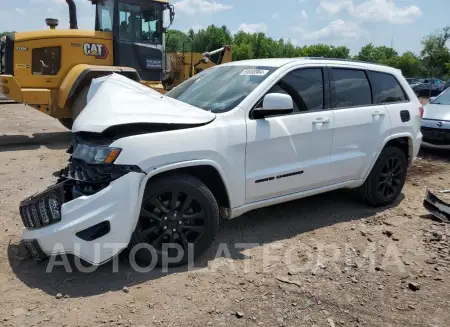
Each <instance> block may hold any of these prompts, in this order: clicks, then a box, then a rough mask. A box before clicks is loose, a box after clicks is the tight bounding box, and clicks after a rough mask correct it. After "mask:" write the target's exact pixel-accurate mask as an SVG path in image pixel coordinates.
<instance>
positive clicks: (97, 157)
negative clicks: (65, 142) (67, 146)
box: [72, 144, 121, 164]
mask: <svg viewBox="0 0 450 327" xmlns="http://www.w3.org/2000/svg"><path fill="white" fill-rule="evenodd" d="M120 151H121V149H119V148H110V147H106V146H97V145H86V144H77V146H76V147H75V149H74V151H73V154H72V157H73V158H75V159H80V160H83V161H84V162H85V163H87V164H111V163H113V162H114V160H116V158H117V157H118V156H119V154H120Z"/></svg>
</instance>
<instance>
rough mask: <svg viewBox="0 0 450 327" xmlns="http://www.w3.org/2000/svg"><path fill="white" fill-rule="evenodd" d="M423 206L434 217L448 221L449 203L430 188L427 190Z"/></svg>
mask: <svg viewBox="0 0 450 327" xmlns="http://www.w3.org/2000/svg"><path fill="white" fill-rule="evenodd" d="M423 206H424V207H425V209H427V210H428V212H430V213H431V214H432V215H433V216H435V217H436V218H439V219H440V220H442V221H443V222H446V223H450V204H449V203H447V202H445V201H443V200H442V199H440V198H439V197H437V196H436V195H435V194H434V193H433V192H431V191H430V190H427V193H426V195H425V199H424V201H423Z"/></svg>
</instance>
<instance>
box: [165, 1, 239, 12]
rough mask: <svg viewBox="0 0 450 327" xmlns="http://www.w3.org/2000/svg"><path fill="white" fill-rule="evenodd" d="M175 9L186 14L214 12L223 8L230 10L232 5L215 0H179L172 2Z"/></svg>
mask: <svg viewBox="0 0 450 327" xmlns="http://www.w3.org/2000/svg"><path fill="white" fill-rule="evenodd" d="M174 6H175V8H176V10H178V11H181V12H183V13H185V14H187V15H195V14H197V13H199V12H200V13H214V12H219V11H224V10H230V9H232V8H233V6H230V5H225V4H222V3H218V2H216V1H215V0H181V1H178V2H175V3H174Z"/></svg>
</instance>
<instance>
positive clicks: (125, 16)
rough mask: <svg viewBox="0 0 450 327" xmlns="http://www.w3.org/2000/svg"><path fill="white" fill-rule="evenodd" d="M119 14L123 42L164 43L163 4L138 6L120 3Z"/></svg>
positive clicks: (120, 33) (120, 34)
mask: <svg viewBox="0 0 450 327" xmlns="http://www.w3.org/2000/svg"><path fill="white" fill-rule="evenodd" d="M119 13H120V14H119V26H120V29H119V36H120V39H121V40H128V41H140V42H151V43H157V44H161V43H162V33H161V23H162V22H161V18H162V6H161V4H159V3H158V4H156V3H155V4H151V5H149V6H138V5H134V4H128V3H120V4H119Z"/></svg>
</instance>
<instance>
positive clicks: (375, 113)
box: [372, 110, 385, 117]
mask: <svg viewBox="0 0 450 327" xmlns="http://www.w3.org/2000/svg"><path fill="white" fill-rule="evenodd" d="M384 115H385V114H384V112H382V111H379V110H375V111H374V112H372V116H374V117H377V116H378V117H382V116H384Z"/></svg>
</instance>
